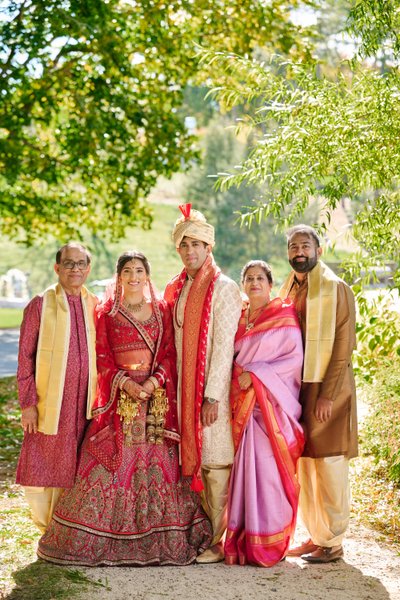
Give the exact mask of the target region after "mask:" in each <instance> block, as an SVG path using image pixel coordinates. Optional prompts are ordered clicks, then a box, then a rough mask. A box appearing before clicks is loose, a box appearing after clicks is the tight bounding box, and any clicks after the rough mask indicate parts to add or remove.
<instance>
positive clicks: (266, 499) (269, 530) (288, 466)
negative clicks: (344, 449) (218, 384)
mask: <svg viewBox="0 0 400 600" xmlns="http://www.w3.org/2000/svg"><path fill="white" fill-rule="evenodd" d="M302 362H303V349H302V338H301V331H300V326H299V323H298V320H297V315H296V311H295V309H294V306H293V304H292V303H291V302H290V301H289V300H287V301H282V300H281V299H279V298H276V299H275V300H273V301H272V302H270V303H269V304H268V306H267V307H266V308H265V309H264V310H263V311H262V313H261V314H260V315H259V317H258V318H257V319H256V321H255V323H254V327H253V328H252V329H250V330H248V331H246V322H245V311H243V314H242V317H241V319H240V322H239V328H238V331H237V334H236V339H235V363H234V368H233V376H232V385H231V406H232V419H233V420H232V432H233V440H234V445H235V460H234V465H233V469H232V476H231V485H230V492H229V501H228V530H227V537H226V543H225V562H226V563H227V564H241V565H244V564H254V565H260V566H264V567H269V566H272V565H274V564H275V563H277V562H279V561H280V560H281V559H282V558H283V557H284V556H285V554H286V552H287V549H288V547H289V543H290V539H291V537H292V535H293V533H294V529H295V524H296V515H297V505H298V495H299V489H298V484H297V481H296V462H297V459H298V458H299V456H300V455H301V452H302V450H303V446H304V435H303V431H302V428H301V426H300V424H299V419H300V415H301V406H300V403H299V400H298V398H299V392H300V384H301V369H302ZM243 371H247V372H249V373H250V376H251V380H252V385H251V386H250V387H249V388H248V389H247V390H245V391H243V390H241V389H240V386H239V376H240V374H241V373H242V372H243Z"/></svg>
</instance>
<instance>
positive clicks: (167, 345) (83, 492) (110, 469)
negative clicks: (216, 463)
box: [38, 251, 212, 566]
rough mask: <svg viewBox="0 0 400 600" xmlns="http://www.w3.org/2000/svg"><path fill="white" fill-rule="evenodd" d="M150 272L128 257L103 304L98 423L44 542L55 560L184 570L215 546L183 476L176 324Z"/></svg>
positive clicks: (139, 258)
mask: <svg viewBox="0 0 400 600" xmlns="http://www.w3.org/2000/svg"><path fill="white" fill-rule="evenodd" d="M149 275H150V265H149V263H148V261H147V259H146V257H145V256H143V254H141V253H138V252H134V251H132V252H125V253H124V254H122V255H121V256H120V257H119V259H118V263H117V277H116V285H115V289H114V290H113V293H112V295H111V297H110V298H109V299H108V300H107V301H106V302H104V303H103V304H101V305H100V307H99V310H98V314H97V324H96V336H97V339H96V352H97V370H98V386H97V388H98V389H97V397H96V404H95V406H94V407H93V411H92V413H93V416H94V419H93V421H92V422H91V424H90V426H89V428H88V430H87V432H86V435H85V439H84V441H83V444H82V448H81V454H80V460H79V464H78V472H77V475H76V478H75V484H74V487H73V488H72V489H69V490H65V492H64V494H63V495H62V496H61V499H60V501H59V503H58V504H57V506H56V509H55V512H54V515H53V519H52V521H51V523H50V525H49V527H48V528H47V530H46V533H45V534H44V536H43V537H42V538H41V539H40V541H39V547H38V555H39V556H40V557H41V558H43V559H45V560H48V561H50V562H55V563H58V564H67V565H87V566H96V565H109V566H112V565H138V566H145V565H187V564H190V563H192V562H194V560H195V558H196V556H197V554H198V553H199V552H201V551H203V550H204V549H205V548H207V547H208V545H209V544H210V541H211V537H212V535H211V526H210V523H209V521H208V519H207V517H206V515H205V513H204V511H203V509H202V508H201V505H200V497H199V495H198V494H196V493H194V492H192V491H191V490H190V480H189V478H187V479H184V478H181V477H180V473H179V463H178V443H179V438H180V436H179V432H178V430H177V410H176V396H175V386H176V374H175V364H176V358H175V346H174V337H173V330H172V321H171V316H170V313H169V309H168V307H167V305H166V303H165V302H164V301H163V300H158V299H156V298H155V295H154V291H153V288H152V285H151V283H150V281H149ZM147 289H149V290H150V297H149V296H146V294H145V291H146V290H147ZM71 376H73V374H71Z"/></svg>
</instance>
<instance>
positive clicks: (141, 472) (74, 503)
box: [38, 438, 212, 566]
mask: <svg viewBox="0 0 400 600" xmlns="http://www.w3.org/2000/svg"><path fill="white" fill-rule="evenodd" d="M86 439H88V438H86ZM85 445H86V444H85V443H84V444H83V447H82V455H81V460H80V466H79V470H78V474H77V478H76V482H75V485H74V487H73V488H72V489H71V490H66V491H65V492H64V494H63V496H62V498H61V500H60V502H59V503H58V505H57V508H56V511H55V513H54V515H53V520H52V521H51V523H50V525H49V527H48V529H47V531H46V533H45V534H44V536H43V537H42V538H41V540H40V542H39V548H38V555H39V556H40V557H41V558H43V559H45V560H48V561H50V562H55V563H58V564H69V565H71V564H75V565H86V566H96V565H142V566H145V565H187V564H190V563H192V562H193V561H194V560H195V558H196V556H197V554H198V553H199V552H201V551H202V550H204V549H205V548H207V547H208V546H209V544H210V541H211V537H212V534H211V527H210V524H209V521H208V519H207V517H206V515H205V514H204V512H203V510H202V508H201V506H200V502H199V497H198V495H197V494H195V493H194V492H192V491H191V490H190V480H178V469H179V465H178V454H177V447H176V444H173V443H170V442H164V443H163V444H160V445H155V444H148V443H142V444H135V445H133V446H132V447H126V446H124V448H123V459H122V464H121V466H120V467H119V469H118V471H116V472H115V473H113V472H111V471H108V470H107V469H105V468H104V467H103V465H101V464H100V463H99V462H98V461H97V459H95V458H94V457H93V456H92V455H91V454H90V453H89V452H87V450H85ZM177 480H178V482H177Z"/></svg>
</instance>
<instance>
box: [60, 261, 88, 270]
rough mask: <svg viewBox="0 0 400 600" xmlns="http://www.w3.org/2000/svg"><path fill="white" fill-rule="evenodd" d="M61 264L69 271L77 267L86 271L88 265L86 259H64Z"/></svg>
mask: <svg viewBox="0 0 400 600" xmlns="http://www.w3.org/2000/svg"><path fill="white" fill-rule="evenodd" d="M61 264H62V266H63V268H64V269H67V270H68V271H72V269H75V267H78V269H79V270H80V271H84V270H85V269H86V268H87V266H88V263H87V262H86V260H77V261H75V260H64V261H63V262H62V263H61Z"/></svg>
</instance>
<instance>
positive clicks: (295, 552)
mask: <svg viewBox="0 0 400 600" xmlns="http://www.w3.org/2000/svg"><path fill="white" fill-rule="evenodd" d="M317 549H318V546H317V545H316V544H314V543H313V541H312V540H311V538H308V540H306V541H305V542H303V543H302V544H300V546H295V547H294V548H290V549H289V550H288V552H287V554H286V556H302V555H303V554H310V552H314V551H315V550H317Z"/></svg>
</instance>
